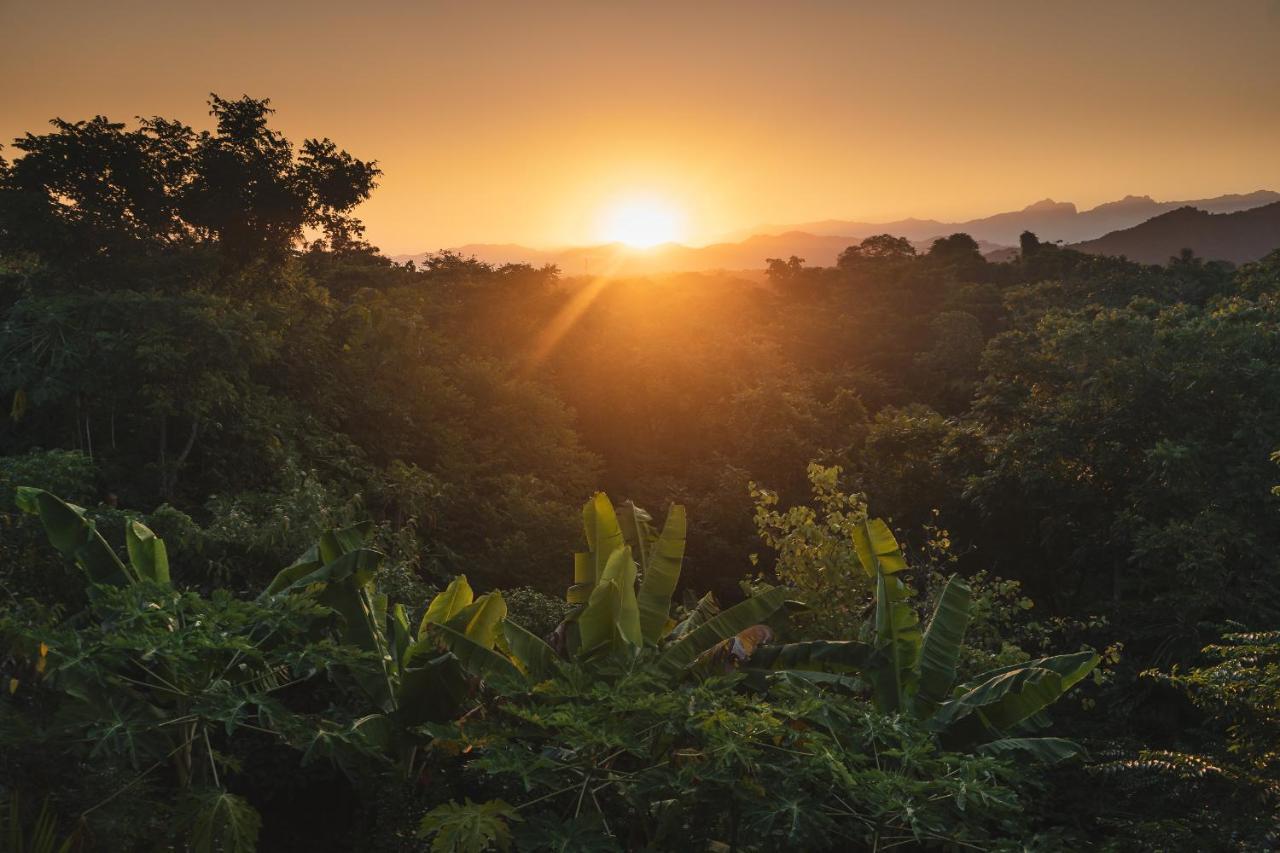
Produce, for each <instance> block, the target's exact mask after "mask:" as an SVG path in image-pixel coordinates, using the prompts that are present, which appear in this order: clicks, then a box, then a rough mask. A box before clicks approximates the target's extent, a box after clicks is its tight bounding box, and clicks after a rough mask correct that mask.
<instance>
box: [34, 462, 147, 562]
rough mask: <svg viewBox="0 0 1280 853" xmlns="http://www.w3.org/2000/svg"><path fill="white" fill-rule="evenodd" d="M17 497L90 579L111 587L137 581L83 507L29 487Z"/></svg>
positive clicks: (64, 552)
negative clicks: (86, 514) (87, 516)
mask: <svg viewBox="0 0 1280 853" xmlns="http://www.w3.org/2000/svg"><path fill="white" fill-rule="evenodd" d="M14 500H15V502H16V503H17V505H18V508H19V509H21V510H22V511H23V512H27V513H30V514H31V515H35V516H39V518H40V523H41V524H43V525H44V531H45V535H46V536H48V537H49V542H50V544H52V545H53V547H54V548H56V549H58V551H59V552H60V553H61V554H62V555H63V556H64V557H67V558H69V559H71V560H73V561H74V562H75V564H76V565H77V566H79V567H80V569H81V570H82V571H83V572H84V573H85V574H86V575H87V576H88V577H89V580H90V581H91V582H93V583H101V584H111V585H112V586H128V585H130V584H132V583H137V582H138V580H139V578H138V575H137V572H136V571H135V570H134V569H133V567H132V566H128V565H125V563H124V562H123V561H122V560H121V559H120V558H119V557H117V556H116V553H115V551H113V550H111V546H110V545H108V544H107V540H105V539H103V538H102V534H100V533H98V530H97V527H96V526H95V525H94V523H93V521H91V520H90V519H88V518H85V516H84V510H83V509H81V508H80V507H78V506H75V505H74V504H69V503H67V502H66V501H64V500H62V498H59V497H57V496H56V495H53V494H50V493H49V492H46V491H45V490H44V489H35V488H31V487H30V486H20V487H18V490H17V494H16V496H15V498H14Z"/></svg>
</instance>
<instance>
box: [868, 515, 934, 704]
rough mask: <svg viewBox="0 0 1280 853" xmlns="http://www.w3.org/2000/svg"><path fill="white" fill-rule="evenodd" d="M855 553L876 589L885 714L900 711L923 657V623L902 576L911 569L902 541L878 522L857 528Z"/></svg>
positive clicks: (874, 678) (877, 676) (875, 676)
mask: <svg viewBox="0 0 1280 853" xmlns="http://www.w3.org/2000/svg"><path fill="white" fill-rule="evenodd" d="M853 544H854V550H855V551H856V553H857V555H858V562H860V563H861V564H862V568H863V571H865V572H866V573H867V574H868V576H870V577H872V578H874V579H875V583H876V646H877V647H878V648H880V649H881V650H883V651H884V653H885V657H886V659H887V665H886V666H881V667H876V669H875V670H874V671H873V672H871V673H870V678H871V682H872V686H873V688H874V690H875V694H876V702H877V704H878V705H879V706H880V708H881V709H882V710H885V711H900V710H903V708H904V707H905V706H906V704H907V701H908V697H909V696H910V695H911V694H912V693H913V692H914V686H915V680H916V670H915V666H916V661H917V658H918V657H919V655H920V644H921V637H920V619H919V617H918V616H916V612H915V609H914V608H913V607H912V606H911V602H910V601H909V596H910V590H909V589H908V588H907V585H906V584H905V583H903V582H902V579H901V578H899V577H898V576H897V575H898V573H899V572H901V571H902V570H903V569H905V568H906V567H907V561H906V559H905V558H904V557H903V556H902V550H901V549H900V548H899V547H898V541H897V540H896V539H894V537H893V533H892V532H891V531H890V530H889V527H888V525H886V524H885V523H884V522H883V521H881V520H880V519H878V518H875V519H867V520H864V521H863V522H862V523H861V524H860V525H858V526H857V527H856V528H854V534H853Z"/></svg>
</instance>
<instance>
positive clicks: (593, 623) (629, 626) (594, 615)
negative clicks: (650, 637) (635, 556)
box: [577, 547, 644, 655]
mask: <svg viewBox="0 0 1280 853" xmlns="http://www.w3.org/2000/svg"><path fill="white" fill-rule="evenodd" d="M577 623H578V628H579V630H580V643H581V647H580V649H579V653H580V654H583V655H596V654H600V653H603V652H607V651H613V650H616V649H618V648H621V647H623V646H633V647H635V648H639V647H641V646H642V645H644V638H643V637H642V636H641V634H640V607H639V604H638V603H637V602H636V564H635V562H634V561H632V559H631V549H630V548H626V547H623V548H619V549H617V550H616V551H614V552H613V555H612V557H611V558H610V560H609V563H608V564H607V565H606V566H605V568H604V571H603V572H602V573H601V576H600V582H599V583H597V584H596V587H595V589H594V590H592V591H591V598H590V599H589V600H588V601H587V606H586V607H584V608H583V609H582V612H581V613H579V614H578V619H577Z"/></svg>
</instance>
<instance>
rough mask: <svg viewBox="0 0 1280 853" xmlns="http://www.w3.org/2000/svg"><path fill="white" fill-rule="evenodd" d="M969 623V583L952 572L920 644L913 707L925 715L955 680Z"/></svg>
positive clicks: (932, 710) (942, 699) (947, 691)
mask: <svg viewBox="0 0 1280 853" xmlns="http://www.w3.org/2000/svg"><path fill="white" fill-rule="evenodd" d="M968 627H969V587H968V585H967V584H965V582H964V581H963V580H962V579H961V578H960V576H959V575H952V577H951V579H950V580H948V581H947V585H946V586H945V587H943V589H942V595H941V596H939V598H938V606H937V608H935V609H934V611H933V618H932V619H931V620H929V628H928V630H927V631H925V634H924V642H923V644H922V645H921V647H920V667H919V669H920V681H919V683H918V685H917V686H916V696H915V711H916V714H917V715H918V716H921V717H928V716H930V715H932V714H933V712H934V711H935V710H937V708H938V705H939V704H941V703H942V702H943V701H944V700H946V699H947V697H948V696H950V695H951V687H952V685H953V684H955V680H956V662H957V661H958V660H959V659H960V647H961V644H962V643H963V641H964V632H965V629H966V628H968Z"/></svg>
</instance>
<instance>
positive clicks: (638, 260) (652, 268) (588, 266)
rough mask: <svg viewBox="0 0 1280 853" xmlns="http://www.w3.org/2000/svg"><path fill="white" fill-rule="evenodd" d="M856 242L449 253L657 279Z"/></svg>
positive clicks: (791, 238)
mask: <svg viewBox="0 0 1280 853" xmlns="http://www.w3.org/2000/svg"><path fill="white" fill-rule="evenodd" d="M939 236H943V235H942V233H941V232H938V233H936V234H934V235H933V238H932V239H927V240H919V241H915V244H916V248H917V250H920V251H927V250H928V248H929V246H930V245H932V243H933V239H936V238H937V237H939ZM857 242H859V238H854V237H845V236H841V235H833V234H809V233H807V232H804V231H788V232H787V233H785V234H757V235H754V236H752V237H748V238H746V239H745V240H740V241H738V242H736V243H713V244H711V245H709V246H684V245H681V244H679V243H665V244H663V245H661V246H654V247H652V248H649V249H636V248H632V247H630V246H626V245H623V244H621V243H607V244H604V245H600V246H576V247H571V248H566V249H550V250H548V249H531V248H529V247H527V246H519V245H514V244H494V243H473V244H469V245H466V246H458V247H457V248H456V249H453V251H455V252H457V253H458V254H460V255H462V256H464V257H474V258H476V259H478V260H481V261H484V262H486V263H490V264H509V263H526V264H533V265H534V266H542V265H544V264H555V265H556V266H558V267H559V268H560V270H561V271H562V272H563V273H564V274H565V275H599V274H602V273H609V274H611V275H656V274H661V273H669V272H691V271H697V270H734V271H739V270H762V269H764V267H765V261H766V259H768V258H789V257H791V256H792V255H796V256H797V257H801V258H804V260H805V263H807V264H808V265H809V266H831V265H833V264H834V263H835V262H836V258H838V257H839V256H840V253H841V252H843V251H844V250H845V249H847V248H848V247H849V246H851V245H853V244H856V243H857ZM978 248H979V249H980V250H981V251H982V252H984V253H988V252H1000V251H1006V250H1007V247H1004V246H998V245H994V244H991V243H987V242H983V241H980V242H979V243H978ZM424 257H425V255H400V256H397V257H395V258H393V260H395V261H398V262H400V263H404V262H405V261H407V260H412V261H413V262H414V263H419V264H420V263H421V262H422V260H423V258H424Z"/></svg>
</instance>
